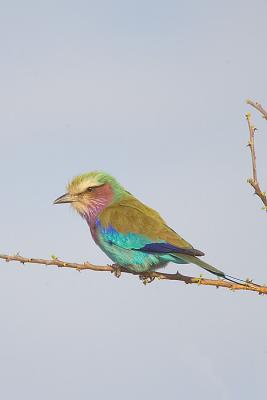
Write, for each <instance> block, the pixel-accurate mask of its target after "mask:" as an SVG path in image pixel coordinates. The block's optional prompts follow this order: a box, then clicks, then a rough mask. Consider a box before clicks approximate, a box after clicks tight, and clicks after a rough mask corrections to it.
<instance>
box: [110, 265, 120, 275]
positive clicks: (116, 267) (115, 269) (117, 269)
mask: <svg viewBox="0 0 267 400" xmlns="http://www.w3.org/2000/svg"><path fill="white" fill-rule="evenodd" d="M111 267H112V268H113V271H111V273H112V274H114V275H115V276H116V278H119V277H120V276H121V266H120V265H118V264H112V265H111Z"/></svg>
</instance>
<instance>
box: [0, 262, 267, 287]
mask: <svg viewBox="0 0 267 400" xmlns="http://www.w3.org/2000/svg"><path fill="white" fill-rule="evenodd" d="M0 259H2V260H5V261H6V262H9V261H17V262H20V263H21V264H26V263H30V264H42V265H47V266H51V265H53V266H57V267H61V268H73V269H76V270H78V271H82V270H86V269H89V270H93V271H99V272H100V271H105V272H112V273H113V272H116V266H112V265H94V264H91V263H89V262H85V263H83V264H78V263H70V262H67V261H62V260H59V259H57V258H55V257H53V258H52V259H51V260H44V259H41V258H26V257H22V256H20V255H18V254H17V255H6V254H0ZM120 270H121V272H123V273H127V274H132V275H138V276H139V277H140V279H141V280H142V281H143V282H144V283H145V284H146V283H149V282H151V281H153V280H154V279H159V280H169V281H182V282H185V283H186V284H189V283H194V284H197V285H206V286H215V287H217V288H219V287H224V288H227V289H230V290H251V291H253V292H258V293H259V294H267V287H266V286H260V285H256V284H253V283H252V282H251V281H248V283H244V284H236V283H232V282H228V281H224V280H221V279H216V280H215V279H204V278H202V277H200V278H194V277H191V276H185V275H181V274H179V273H178V272H177V273H176V274H168V273H164V272H154V271H152V272H149V274H142V273H138V272H131V271H129V270H127V269H125V268H123V267H120Z"/></svg>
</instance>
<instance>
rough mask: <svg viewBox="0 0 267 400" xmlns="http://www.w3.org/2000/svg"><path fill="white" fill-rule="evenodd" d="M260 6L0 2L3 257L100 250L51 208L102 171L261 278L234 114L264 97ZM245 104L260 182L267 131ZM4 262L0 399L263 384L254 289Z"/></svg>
mask: <svg viewBox="0 0 267 400" xmlns="http://www.w3.org/2000/svg"><path fill="white" fill-rule="evenodd" d="M266 12H267V3H266V1H254V2H253V3H252V2H249V1H228V0H227V1H223V2H221V1H220V2H219V1H207V0H203V1H201V2H198V1H192V0H190V1H178V0H177V1H168V0H167V1H164V2H163V1H155V0H154V1H148V0H147V1H146V0H143V1H135V2H125V1H113V0H112V1H97V2H93V1H79V0H78V1H76V2H71V1H49V0H48V1H46V2H36V1H23V2H19V1H8V2H7V1H2V2H1V13H0V48H1V63H0V87H1V93H0V107H1V118H0V138H1V141H0V146H1V158H0V166H1V168H0V179H1V188H2V189H1V194H2V195H1V208H0V221H1V229H0V237H1V248H0V252H3V253H15V252H18V251H20V252H21V254H22V255H25V256H38V257H43V258H45V257H50V255H51V254H56V255H57V256H58V257H60V258H62V259H66V260H73V261H77V262H79V261H85V260H90V261H91V262H94V263H102V264H105V263H107V262H109V260H108V259H107V258H106V256H105V255H104V254H103V253H101V251H100V250H99V249H98V248H97V247H96V246H95V244H94V243H93V241H92V239H91V237H90V233H89V230H88V227H87V226H86V224H85V223H84V221H82V220H81V219H80V218H79V217H78V216H77V215H76V214H75V213H73V212H72V211H71V210H70V208H69V207H68V206H62V207H59V206H57V207H55V206H53V205H52V201H53V200H54V199H55V198H56V197H58V196H59V195H61V194H62V193H64V191H65V185H66V183H67V182H68V180H70V179H71V178H72V177H73V176H74V175H76V174H79V173H81V172H86V171H90V170H94V169H102V170H106V171H108V172H109V173H111V174H113V175H114V176H116V177H117V178H118V180H119V181H120V182H121V183H122V184H123V185H124V186H125V187H127V189H128V190H130V191H131V192H132V193H134V194H135V195H136V196H137V197H139V198H140V199H141V200H143V201H144V202H145V203H147V204H149V205H150V206H152V207H154V208H156V209H157V210H159V211H160V213H161V214H162V215H163V216H164V218H165V219H166V220H167V222H168V223H169V224H170V226H172V227H173V228H174V229H175V230H177V231H178V232H179V233H180V234H181V235H182V236H184V238H185V239H187V240H189V241H190V242H191V243H192V244H193V245H194V246H195V247H196V248H199V249H201V250H203V251H205V253H206V257H205V260H207V261H208V262H210V263H213V264H214V265H215V266H218V267H219V268H221V269H223V270H224V271H226V272H227V273H229V274H230V275H234V276H238V277H241V278H246V277H251V278H254V279H255V280H257V281H259V282H263V283H264V282H265V283H267V264H266V260H265V248H266V216H265V214H264V212H263V211H262V210H261V204H260V202H259V200H258V199H257V198H255V197H254V196H253V195H252V190H251V188H250V187H249V185H248V184H247V183H246V179H247V178H248V177H249V176H250V174H251V166H250V158H249V151H248V149H247V148H246V147H245V146H246V143H247V139H248V132H247V126H246V121H245V118H244V114H245V112H246V111H247V110H248V107H247V106H246V105H245V99H246V98H247V97H251V98H252V99H255V100H258V101H261V102H262V103H263V104H265V105H267V95H266V85H267V78H266V70H267V58H266V54H265V53H266V52H265V42H266V36H267V25H266ZM254 115H255V117H254V120H255V123H256V124H257V127H258V128H259V130H260V132H261V134H259V135H257V138H256V145H257V155H258V168H259V178H260V180H261V182H262V186H263V188H267V179H266V146H267V125H266V123H265V124H264V121H263V120H262V119H261V118H260V117H259V116H258V115H256V113H255V114H254ZM0 267H1V268H0V318H1V332H0V396H1V398H3V399H5V400H13V399H17V398H20V399H22V400H23V399H27V400H32V399H36V398H38V399H40V400H43V399H50V400H54V399H61V398H64V399H65V400H69V399H73V398H76V399H79V400H80V399H81V400H84V399H86V400H87V399H88V398H93V399H97V400H98V399H106V398H109V399H110V400H112V399H116V400H120V399H129V400H132V399H137V398H138V399H147V398H153V399H155V400H157V399H162V398H167V399H177V398H183V399H189V398H190V399H191V398H198V399H205V400H211V399H214V398H216V399H218V400H232V399H239V398H242V399H245V400H246V399H251V398H255V397H258V396H260V395H261V396H262V393H263V392H264V391H265V380H266V378H265V375H266V373H265V370H266V356H267V346H266V330H267V323H266V321H265V317H264V316H265V314H266V299H265V298H264V297H262V296H257V295H255V294H253V293H246V292H244V293H232V292H227V291H225V290H222V289H219V290H216V289H213V288H206V287H197V286H194V287H190V286H186V285H184V284H181V283H180V284H179V283H177V284H176V283H173V282H154V283H153V284H151V285H149V286H147V287H144V286H143V285H142V284H141V282H139V281H138V279H137V278H135V277H131V276H129V277H128V276H127V277H126V276H122V277H121V278H120V279H119V280H118V279H116V278H114V277H113V276H111V275H110V274H105V273H94V272H90V271H88V272H83V273H77V272H76V271H72V270H60V269H53V268H45V267H42V266H24V267H23V266H20V265H16V264H6V263H4V262H0ZM176 268H177V267H176V266H175V265H170V266H169V267H168V270H169V271H175V270H176ZM180 271H181V272H183V273H188V274H192V275H199V274H200V273H201V272H202V271H200V270H199V269H198V268H196V267H194V266H191V265H190V266H182V267H181V268H180ZM206 276H208V274H206Z"/></svg>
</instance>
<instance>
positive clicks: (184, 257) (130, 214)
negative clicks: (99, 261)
mask: <svg viewBox="0 0 267 400" xmlns="http://www.w3.org/2000/svg"><path fill="white" fill-rule="evenodd" d="M63 203H70V204H71V206H72V207H73V208H74V209H75V210H76V211H77V212H78V214H79V215H80V216H81V217H82V218H83V219H84V220H85V221H86V222H87V224H88V226H89V228H90V231H91V235H92V237H93V240H94V241H95V243H96V244H97V245H98V246H99V247H100V248H101V250H102V251H103V252H104V253H105V254H106V255H107V256H108V257H109V258H110V259H111V260H112V261H113V262H114V263H115V264H114V268H115V267H116V268H117V276H119V275H120V268H121V267H123V268H125V269H126V270H127V271H129V272H133V273H135V274H149V273H151V272H153V271H155V270H157V269H160V268H164V267H166V266H167V264H168V263H170V262H173V263H175V264H190V263H193V264H195V265H197V266H199V267H201V268H203V269H204V270H206V271H208V272H210V273H211V274H214V275H216V276H217V277H220V278H224V279H227V280H229V281H232V282H235V283H236V281H234V280H233V279H237V280H238V281H242V282H244V281H243V280H241V279H238V278H234V277H232V276H231V275H227V274H225V273H224V272H223V271H221V270H220V269H218V268H215V267H214V266H212V265H210V264H208V263H206V262H205V261H203V260H201V259H200V258H199V257H202V256H204V255H205V254H204V253H203V252H202V251H200V250H197V249H195V248H194V247H193V246H192V245H191V244H190V243H189V242H187V241H186V240H185V239H183V238H182V237H181V236H180V235H179V234H178V233H176V232H175V231H174V230H173V229H172V228H170V227H169V226H168V225H167V223H166V222H165V220H164V219H163V218H162V217H161V216H160V214H159V213H158V212H157V211H155V210H154V209H152V208H150V207H148V206H147V205H145V204H144V203H143V202H141V201H140V200H138V199H137V198H136V197H135V196H134V195H132V194H131V193H130V192H128V191H127V190H126V189H124V187H123V186H122V185H121V184H120V183H119V182H118V181H117V180H116V179H115V178H114V177H113V176H112V175H110V174H108V173H106V172H103V171H92V172H88V173H84V174H82V175H78V176H76V177H74V178H73V179H72V180H71V181H70V182H69V183H68V185H67V193H65V194H63V195H62V196H60V197H58V198H57V199H56V200H55V201H54V204H63Z"/></svg>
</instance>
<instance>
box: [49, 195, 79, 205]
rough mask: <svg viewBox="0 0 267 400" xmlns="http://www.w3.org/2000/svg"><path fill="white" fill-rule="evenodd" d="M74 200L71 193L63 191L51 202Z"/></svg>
mask: <svg viewBox="0 0 267 400" xmlns="http://www.w3.org/2000/svg"><path fill="white" fill-rule="evenodd" d="M73 201H74V199H73V197H72V195H71V194H70V193H65V194H63V195H62V196H60V197H58V198H57V199H56V200H55V201H54V202H53V204H63V203H72V202H73Z"/></svg>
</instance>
